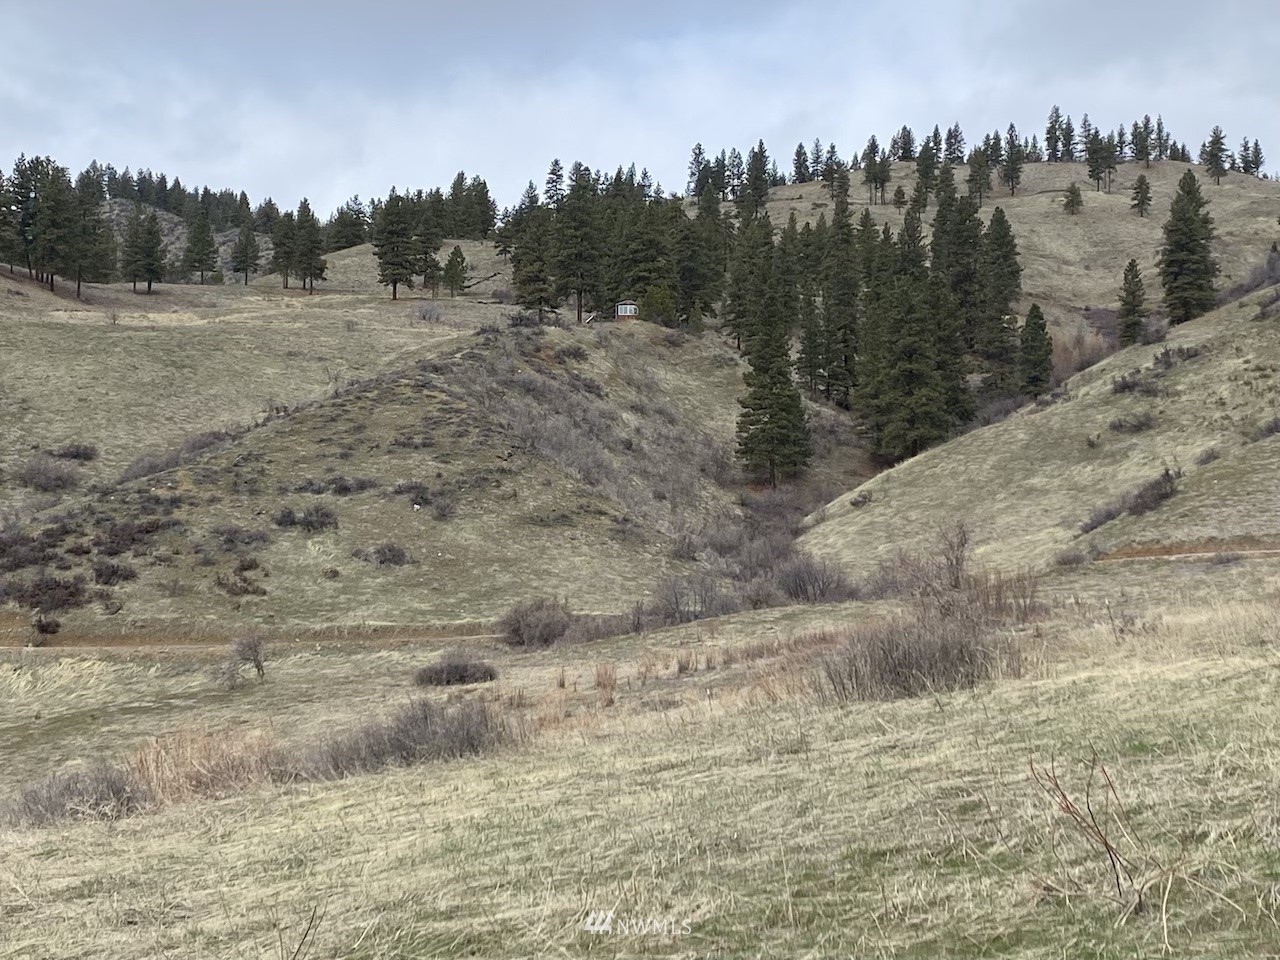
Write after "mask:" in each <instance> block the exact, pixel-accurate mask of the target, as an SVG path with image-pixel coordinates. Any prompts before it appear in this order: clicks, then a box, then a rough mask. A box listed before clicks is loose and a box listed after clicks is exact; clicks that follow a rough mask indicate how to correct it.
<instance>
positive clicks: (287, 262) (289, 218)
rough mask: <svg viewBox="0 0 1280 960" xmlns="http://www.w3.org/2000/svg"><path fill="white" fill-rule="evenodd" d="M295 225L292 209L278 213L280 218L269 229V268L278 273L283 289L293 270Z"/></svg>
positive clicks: (296, 235)
mask: <svg viewBox="0 0 1280 960" xmlns="http://www.w3.org/2000/svg"><path fill="white" fill-rule="evenodd" d="M297 226H298V222H297V218H296V217H295V216H294V214H293V211H292V210H289V211H286V212H285V213H282V214H281V215H280V219H279V220H277V221H276V222H275V226H274V227H272V229H271V267H270V269H271V270H272V271H274V272H275V273H278V274H280V281H281V286H282V287H283V288H284V289H285V290H288V289H289V274H290V273H291V272H292V271H293V269H294V262H295V261H296V259H297V237H298V230H297Z"/></svg>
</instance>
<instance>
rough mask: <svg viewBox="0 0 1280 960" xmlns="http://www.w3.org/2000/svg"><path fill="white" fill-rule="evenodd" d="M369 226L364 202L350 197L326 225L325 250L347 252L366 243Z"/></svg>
mask: <svg viewBox="0 0 1280 960" xmlns="http://www.w3.org/2000/svg"><path fill="white" fill-rule="evenodd" d="M255 219H256V217H255ZM369 226H370V221H369V211H368V210H367V209H366V207H365V205H364V202H363V201H362V200H361V199H360V197H359V196H354V197H352V198H351V199H350V200H348V201H347V202H346V203H344V204H343V205H342V206H341V207H340V208H339V209H338V211H337V212H336V213H334V215H333V216H332V217H331V218H330V219H329V222H328V224H326V226H325V250H348V249H350V248H351V247H358V246H360V245H361V244H364V243H367V242H368V241H369Z"/></svg>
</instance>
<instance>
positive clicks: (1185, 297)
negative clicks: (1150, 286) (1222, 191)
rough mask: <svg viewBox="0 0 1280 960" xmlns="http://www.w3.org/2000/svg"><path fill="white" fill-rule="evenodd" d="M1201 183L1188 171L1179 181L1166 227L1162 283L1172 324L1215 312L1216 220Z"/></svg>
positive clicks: (1162, 251)
mask: <svg viewBox="0 0 1280 960" xmlns="http://www.w3.org/2000/svg"><path fill="white" fill-rule="evenodd" d="M1207 206H1208V201H1206V200H1205V199H1204V197H1203V196H1202V195H1201V193H1200V183H1199V181H1198V180H1197V179H1196V175H1195V173H1194V172H1193V171H1191V170H1188V171H1187V172H1186V173H1184V174H1183V175H1182V179H1181V180H1179V181H1178V193H1177V195H1176V196H1175V197H1174V199H1173V205H1172V206H1171V208H1170V211H1169V220H1168V222H1167V223H1165V225H1164V245H1163V246H1162V247H1161V250H1160V282H1161V285H1162V286H1163V288H1164V303H1165V307H1166V308H1167V309H1168V311H1169V321H1170V322H1171V323H1185V322H1187V321H1188V320H1194V319H1195V318H1196V317H1198V316H1200V315H1201V314H1204V313H1207V312H1208V311H1209V310H1212V309H1213V302H1214V296H1213V278H1214V277H1216V276H1217V275H1218V270H1219V267H1218V262H1217V260H1216V259H1215V258H1214V256H1213V236H1214V234H1213V217H1211V216H1210V215H1209V212H1208V210H1206V209H1205V208H1206V207H1207Z"/></svg>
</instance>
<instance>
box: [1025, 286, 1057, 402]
mask: <svg viewBox="0 0 1280 960" xmlns="http://www.w3.org/2000/svg"><path fill="white" fill-rule="evenodd" d="M1018 362H1019V366H1020V367H1021V373H1022V389H1023V391H1025V392H1026V393H1028V394H1030V395H1031V396H1033V397H1038V396H1039V395H1040V394H1042V393H1044V392H1045V391H1046V390H1048V389H1049V383H1050V382H1051V380H1052V377H1053V340H1052V339H1050V337H1049V327H1048V324H1046V323H1045V319H1044V313H1043V312H1042V311H1041V310H1040V305H1039V304H1037V303H1033V304H1032V305H1031V309H1030V310H1028V311H1027V319H1026V321H1025V322H1024V323H1023V324H1022V333H1021V336H1020V338H1019V345H1018Z"/></svg>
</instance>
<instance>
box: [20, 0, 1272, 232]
mask: <svg viewBox="0 0 1280 960" xmlns="http://www.w3.org/2000/svg"><path fill="white" fill-rule="evenodd" d="M59 6H68V7H70V6H71V5H69V4H68V5H62V4H56V3H55V4H53V7H54V8H55V10H54V12H53V13H52V16H53V17H55V18H57V13H56V8H57V7H59ZM1269 7H1270V2H1269V0H1268V2H1266V3H1264V2H1262V0H1257V2H1255V0H1235V2H1232V0H1224V2H1223V3H1220V4H1219V6H1218V8H1216V9H1215V12H1214V15H1213V16H1204V15H1202V12H1201V11H1200V10H1199V7H1198V6H1193V5H1192V4H1191V3H1190V2H1186V0H1176V2H1169V3H1166V4H1165V6H1164V8H1162V12H1161V16H1159V17H1149V16H1148V15H1147V14H1146V13H1145V11H1146V10H1148V9H1149V8H1148V7H1147V6H1146V5H1142V4H1136V3H1134V4H1123V3H1121V4H1113V5H1112V6H1111V7H1108V8H1107V9H1106V10H1105V11H1101V12H1099V14H1098V15H1097V16H1093V17H1089V16H1079V17H1062V16H1061V15H1060V14H1059V13H1057V12H1045V8H1043V7H1042V6H1041V5H1038V4H1032V3H1030V2H1027V0H1009V2H1000V3H996V2H994V0H982V2H979V3H976V4H959V5H958V4H953V3H947V4H943V3H940V2H923V3H917V4H913V5H910V6H909V7H908V5H905V4H901V3H887V2H882V0H875V2H869V3H859V4H830V3H827V4H816V3H800V4H788V5H780V4H776V3H775V4H765V3H755V2H750V3H745V4H744V3H738V4H734V5H730V4H727V3H724V2H720V0H716V2H711V3H704V4H698V5H692V4H687V3H675V2H669V0H657V2H656V3H655V4H651V5H649V6H648V7H647V8H644V9H643V10H641V9H640V8H636V7H634V6H627V7H625V8H623V7H618V6H615V5H613V4H589V5H582V4H580V3H577V2H574V3H569V2H568V0H550V2H544V3H539V4H528V3H476V4H469V5H457V6H451V7H448V8H441V9H437V5H434V4H432V5H421V4H407V3H402V2H400V3H397V2H392V0H368V2H366V3H364V4H361V5H358V6H353V5H350V4H343V5H338V4H336V3H328V2H321V3H307V4H302V3H274V4H256V3H247V2H243V0H234V2H232V3H230V4H229V5H225V4H224V5H223V6H221V7H219V8H218V15H217V18H216V20H213V19H211V18H210V15H209V12H208V11H207V9H205V8H200V7H197V6H193V5H174V4H167V5H158V4H154V3H145V2H141V0H125V2H123V3H121V4H120V5H119V6H118V7H113V9H112V14H111V17H110V18H109V19H108V20H105V21H104V22H101V23H93V22H91V21H87V20H85V19H84V18H83V17H75V16H73V15H72V14H71V13H70V12H68V13H67V14H66V15H65V16H63V17H60V18H57V19H58V22H59V24H60V28H59V30H57V31H49V30H48V29H47V27H46V25H47V23H48V22H49V19H50V16H51V13H50V12H49V11H48V10H46V9H42V10H41V12H40V20H39V21H36V20H35V19H33V16H32V15H31V14H28V13H24V12H23V10H21V9H18V10H14V11H11V12H10V13H8V14H6V18H7V19H6V25H7V27H8V31H9V34H10V37H9V39H8V41H7V46H6V58H5V60H4V61H3V62H2V63H0V116H4V117H5V120H6V122H5V124H4V125H3V127H0V150H5V151H7V152H8V153H9V154H12V155H15V156H16V154H17V153H18V152H19V151H25V152H27V153H35V152H39V153H49V154H52V155H53V156H55V157H56V158H58V159H59V161H60V162H62V163H64V164H67V165H69V166H71V167H72V168H73V170H74V169H79V168H81V167H83V166H84V165H86V164H87V163H88V161H89V160H90V159H93V158H97V159H99V160H101V161H103V162H112V163H114V164H116V165H117V166H120V167H123V166H125V165H130V166H132V167H135V168H136V167H138V166H139V165H142V166H148V167H150V168H152V169H153V170H157V171H159V170H164V171H165V172H166V173H168V174H169V175H170V176H171V177H172V176H173V175H175V174H176V175H178V176H180V177H181V178H182V179H183V182H184V183H186V184H187V185H188V186H190V185H193V184H204V183H208V184H209V185H210V186H212V187H214V188H215V189H216V188H218V187H221V186H231V187H234V188H236V189H245V190H247V191H248V192H249V194H250V196H251V197H253V198H254V199H255V200H257V199H259V198H261V197H263V196H265V195H268V194H270V195H272V196H274V197H275V198H276V200H277V201H278V202H280V203H282V204H285V205H290V206H291V205H293V204H295V203H296V202H297V200H298V199H299V198H300V197H301V196H302V195H303V194H306V195H308V196H310V198H311V200H312V202H313V204H314V205H315V206H316V207H317V208H319V209H321V210H327V209H331V208H333V207H335V206H337V205H338V204H339V203H341V202H342V201H343V200H344V199H345V198H346V197H347V196H349V195H350V194H352V193H360V194H361V195H363V196H369V195H372V194H383V193H385V191H386V190H387V188H388V187H389V186H390V185H391V184H393V183H394V184H396V185H398V186H400V187H402V188H405V187H408V188H416V187H419V186H423V187H426V186H432V185H436V184H441V185H447V183H448V182H449V181H450V180H451V179H452V177H453V174H454V173H455V172H456V171H457V170H458V169H465V170H467V171H468V173H469V174H470V173H478V174H480V175H482V176H484V177H485V178H486V179H487V180H488V181H489V182H490V185H491V187H492V188H493V191H494V193H495V195H496V196H497V198H498V200H499V203H500V204H505V203H513V202H514V201H515V200H516V198H517V197H518V196H519V194H520V192H521V190H522V189H523V187H524V184H525V183H526V182H527V181H528V180H530V179H533V180H534V181H535V182H537V183H539V184H540V183H541V181H542V179H543V178H544V176H545V173H546V168H547V166H548V164H549V162H550V160H551V159H552V158H553V157H560V158H561V159H562V160H564V161H565V163H566V165H567V164H568V163H569V162H571V161H572V160H575V159H580V160H582V161H583V162H585V163H587V164H588V165H590V166H592V167H593V168H602V169H604V170H612V169H613V168H614V167H615V166H617V165H619V164H621V165H624V166H625V165H627V164H629V163H631V162H635V163H636V164H637V166H638V167H643V166H647V167H648V168H649V170H650V171H651V172H652V174H653V175H654V176H655V177H656V178H657V179H658V180H660V181H661V182H662V183H663V184H664V186H665V187H667V188H668V189H681V188H683V186H684V182H685V166H686V164H687V159H688V155H689V149H690V148H691V147H692V145H693V143H694V142H695V141H700V142H702V143H703V144H704V145H705V146H706V147H707V149H708V150H709V151H712V152H718V151H719V149H720V148H722V147H730V146H737V147H738V148H739V149H742V150H744V151H745V150H746V148H748V147H749V146H751V145H752V144H754V143H755V142H756V140H757V139H760V138H763V139H764V140H765V142H766V144H767V145H768V147H769V149H770V151H771V153H772V154H773V155H774V156H775V157H776V158H777V160H778V163H779V165H780V166H781V167H783V168H784V169H785V168H787V167H789V165H790V158H791V154H792V152H793V151H794V149H795V144H796V142H797V141H804V142H805V143H809V142H811V141H812V140H813V138H814V137H815V136H816V137H821V138H822V139H823V141H824V142H827V141H835V142H836V143H837V144H838V145H839V148H840V150H841V153H842V154H843V155H845V156H848V155H850V154H852V153H855V152H857V151H859V150H861V147H862V144H863V143H864V142H865V141H866V138H867V137H868V136H869V135H870V134H871V133H873V132H874V133H876V134H877V135H878V136H879V137H880V139H881V140H882V142H887V140H888V137H889V135H890V134H891V133H892V132H893V131H894V130H896V129H897V128H898V127H900V126H901V125H902V124H903V123H908V124H910V125H912V126H913V127H914V128H915V130H916V132H917V134H921V135H922V134H924V133H927V132H928V131H929V130H930V129H932V126H933V124H935V123H937V124H940V125H941V126H942V127H943V128H944V129H945V128H946V127H947V126H948V125H949V124H950V123H952V122H955V121H959V122H960V123H961V124H962V126H963V127H964V129H965V132H966V135H967V136H968V138H969V141H970V143H973V142H975V141H978V140H980V139H981V137H982V135H983V133H984V132H991V131H994V130H1003V129H1004V128H1005V127H1006V126H1007V125H1008V123H1009V122H1010V120H1013V121H1015V122H1017V124H1018V126H1019V128H1020V129H1021V131H1022V132H1023V133H1024V134H1031V133H1039V134H1043V125H1044V117H1045V115H1046V114H1047V113H1048V109H1049V107H1050V106H1051V105H1052V104H1053V103H1059V104H1061V106H1062V108H1063V110H1064V111H1066V112H1069V113H1072V114H1073V115H1074V116H1075V118H1076V119H1077V120H1079V118H1080V115H1081V114H1082V113H1084V112H1086V111H1087V112H1089V113H1090V116H1091V119H1092V120H1093V121H1094V122H1095V123H1097V124H1100V125H1102V126H1104V127H1112V128H1114V127H1115V126H1116V125H1118V124H1120V123H1125V124H1127V123H1129V122H1130V121H1131V120H1132V119H1134V117H1135V116H1139V115H1141V114H1142V113H1145V112H1150V113H1152V114H1153V115H1154V114H1155V113H1157V112H1162V113H1163V114H1164V117H1165V120H1166V122H1167V123H1168V124H1169V125H1170V127H1171V129H1172V130H1173V132H1174V134H1175V135H1176V136H1177V137H1178V138H1179V139H1183V140H1186V141H1187V142H1188V143H1189V144H1190V145H1191V147H1192V149H1193V151H1194V149H1195V148H1196V146H1197V145H1198V144H1199V142H1200V140H1202V139H1203V138H1204V137H1205V136H1206V135H1207V132H1208V130H1209V127H1211V126H1212V125H1213V124H1214V123H1221V124H1222V125H1223V126H1224V127H1225V128H1226V130H1227V133H1228V136H1229V137H1230V138H1231V140H1232V143H1235V142H1237V141H1238V140H1239V138H1240V137H1241V136H1243V135H1245V134H1248V135H1249V136H1250V137H1258V138H1259V139H1260V140H1261V141H1262V142H1263V145H1264V148H1266V147H1267V146H1268V145H1271V147H1272V151H1273V153H1275V154H1276V156H1277V159H1280V120H1277V111H1276V109H1275V107H1276V103H1275V96H1274V94H1273V93H1271V92H1270V90H1269V89H1268V88H1267V86H1266V84H1267V81H1268V78H1269V72H1270V70H1271V65H1270V55H1271V54H1272V53H1273V52H1274V50H1275V49H1278V48H1280V35H1278V31H1280V24H1278V23H1277V19H1278V18H1275V17H1274V16H1273V15H1272V14H1271V12H1270V9H1269ZM1244 26H1247V27H1248V29H1243V27H1244Z"/></svg>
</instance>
